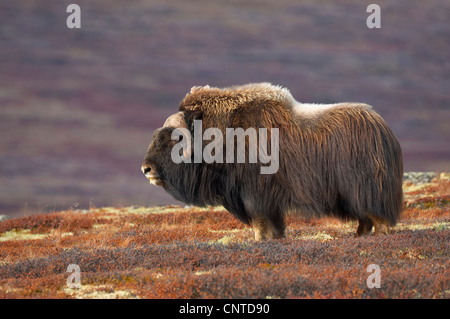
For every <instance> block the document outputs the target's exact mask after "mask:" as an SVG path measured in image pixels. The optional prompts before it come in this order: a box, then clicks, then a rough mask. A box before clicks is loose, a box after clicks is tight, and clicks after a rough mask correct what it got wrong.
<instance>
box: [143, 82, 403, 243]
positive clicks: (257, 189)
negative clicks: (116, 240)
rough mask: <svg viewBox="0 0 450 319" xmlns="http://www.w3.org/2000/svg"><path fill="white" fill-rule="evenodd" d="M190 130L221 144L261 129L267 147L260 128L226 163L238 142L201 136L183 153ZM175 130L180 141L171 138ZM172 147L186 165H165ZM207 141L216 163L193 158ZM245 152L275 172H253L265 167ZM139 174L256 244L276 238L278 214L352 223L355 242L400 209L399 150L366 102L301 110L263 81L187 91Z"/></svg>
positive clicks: (280, 228)
mask: <svg viewBox="0 0 450 319" xmlns="http://www.w3.org/2000/svg"><path fill="white" fill-rule="evenodd" d="M200 121H201V122H200ZM199 123H201V125H200V126H199ZM196 128H197V129H199V130H200V131H201V132H200V133H201V134H204V133H206V132H208V129H211V128H216V129H217V130H219V133H220V132H222V133H223V134H222V137H228V135H227V132H228V131H227V130H230V128H233V129H238V128H240V129H243V130H245V131H246V132H248V131H249V130H248V129H251V128H256V129H261V128H264V129H267V136H266V137H267V139H266V142H267V145H265V144H264V143H261V142H260V141H261V140H262V138H263V137H264V136H262V132H265V131H261V130H258V131H255V132H256V135H257V136H256V138H257V139H256V140H251V139H250V137H248V136H247V137H248V138H247V139H245V147H244V148H243V149H241V150H244V152H245V156H246V157H245V158H246V159H247V161H245V162H243V163H242V162H236V161H233V162H231V163H230V161H226V155H225V154H229V152H230V151H234V150H232V148H234V149H237V148H238V144H239V142H238V139H237V138H236V139H234V137H233V140H232V142H231V143H229V141H228V143H227V141H225V138H218V135H214V138H212V136H210V135H208V136H209V139H206V140H205V139H203V140H202V141H201V144H200V147H197V146H194V147H193V144H195V143H194V142H198V140H195V137H196V134H198V132H196ZM177 130H182V132H183V134H174V132H177ZM274 130H276V131H274ZM274 132H276V133H277V134H274ZM219 135H220V134H219ZM201 136H205V135H201ZM274 137H277V139H274ZM255 141H258V142H257V143H256V142H255ZM182 143H184V144H183V145H184V146H186V145H187V147H183V148H178V149H177V150H179V152H180V155H181V153H183V154H184V158H185V159H188V160H186V161H181V162H177V163H175V162H174V161H173V153H172V151H173V150H174V147H176V146H177V145H178V146H179V145H180V144H182ZM211 143H214V152H213V153H215V154H214V156H216V157H215V158H216V159H218V158H219V159H223V160H216V161H214V162H211V161H208V162H206V161H198V160H193V159H194V158H198V157H196V155H199V153H202V154H204V153H203V152H204V151H205V150H206V148H207V147H209V150H210V149H211ZM255 143H256V146H255V145H254V144H255ZM274 145H275V146H276V147H275V148H274ZM219 146H220V147H219ZM241 146H242V145H241ZM254 149H257V150H258V151H260V153H259V154H267V155H268V154H269V153H271V154H270V155H271V156H274V155H276V156H274V157H272V158H273V159H276V160H277V165H276V171H275V172H273V173H271V174H262V173H261V172H262V168H263V167H265V166H267V165H268V164H267V161H265V162H264V161H262V160H261V158H259V159H257V160H256V161H249V158H250V153H251V150H254ZM221 150H223V152H222V151H221ZM274 150H276V151H277V152H278V154H274V153H275V152H274ZM261 151H262V152H261ZM175 153H177V152H175ZM240 153H242V151H241V152H240ZM238 155H239V154H236V153H234V155H233V156H235V157H236V156H238ZM241 155H242V154H241ZM142 171H143V173H144V174H145V176H146V177H147V178H149V179H150V182H151V183H153V184H155V185H158V186H162V187H164V189H165V190H166V191H167V192H168V193H170V194H171V195H172V196H173V197H174V198H176V199H178V200H180V201H182V202H185V203H188V204H193V205H198V206H205V205H223V206H224V207H225V208H226V209H227V210H228V211H229V212H231V213H232V214H233V215H234V216H235V217H236V218H238V219H239V220H241V221H242V222H244V223H246V224H248V225H251V226H253V228H254V230H255V239H257V240H260V239H270V238H281V237H283V236H284V232H285V222H284V215H285V214H286V213H287V212H300V213H301V214H303V215H305V216H309V217H311V216H313V217H320V216H334V217H337V218H340V219H342V220H344V221H346V220H357V221H358V222H359V225H358V229H357V231H356V235H357V236H360V235H367V234H370V233H371V232H372V228H374V232H373V233H374V234H379V233H386V234H387V233H388V232H389V226H393V225H395V223H396V222H397V220H398V218H399V216H400V213H401V209H402V202H403V200H402V199H403V195H402V174H403V172H402V171H403V164H402V153H401V149H400V145H399V143H398V141H397V139H396V138H395V136H394V134H393V133H392V131H391V130H390V129H389V127H388V126H387V124H386V123H385V122H384V120H383V119H382V118H381V117H380V116H379V115H378V114H377V113H376V112H375V111H373V110H372V108H371V107H370V106H369V105H366V104H359V103H338V104H327V105H321V104H302V103H299V102H297V101H296V100H295V99H294V98H293V97H292V95H291V94H290V92H289V91H288V90H287V89H285V88H281V87H279V86H273V85H271V84H268V83H258V84H247V85H243V86H235V87H230V88H224V89H220V88H212V87H209V86H205V87H194V88H192V89H191V92H190V93H188V94H187V95H186V96H185V98H184V99H183V100H182V101H181V104H180V107H179V112H178V113H176V114H174V115H172V116H171V117H169V118H168V119H167V121H166V123H165V124H164V126H163V127H162V128H160V129H158V130H156V131H155V133H154V135H153V139H152V143H151V145H150V147H149V149H148V152H147V154H146V156H145V159H144V162H143V164H142Z"/></svg>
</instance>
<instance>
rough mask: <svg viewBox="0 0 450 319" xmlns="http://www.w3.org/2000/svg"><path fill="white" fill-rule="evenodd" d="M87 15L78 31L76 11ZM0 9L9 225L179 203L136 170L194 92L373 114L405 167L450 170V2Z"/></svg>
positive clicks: (26, 3)
mask: <svg viewBox="0 0 450 319" xmlns="http://www.w3.org/2000/svg"><path fill="white" fill-rule="evenodd" d="M70 3H76V4H78V5H79V6H80V7H81V26H82V28H81V29H68V28H67V27H66V19H67V17H68V15H69V13H66V8H67V5H68V4H70ZM370 3H373V1H351V0H344V1H332V0H324V1H320V2H313V1H309V2H307V1H298V0H282V1H273V0H270V1H269V0H266V1H220V2H219V1H217V2H212V1H181V0H174V1H135V0H133V1H113V0H96V1H86V0H72V1H57V0H53V1H31V0H21V1H2V2H1V3H0V214H8V215H10V216H20V215H29V214H33V213H37V212H47V211H52V210H60V209H72V208H74V209H78V208H88V207H90V206H96V207H100V206H105V205H106V206H112V205H114V206H122V205H123V206H129V205H147V206H148V205H151V206H153V205H159V204H167V203H176V202H175V201H174V200H172V199H171V197H170V196H169V195H167V194H166V193H165V192H164V191H163V190H162V189H160V188H157V187H155V186H152V185H149V184H148V182H147V180H146V179H145V178H144V177H143V175H142V173H141V172H140V164H141V161H142V159H143V156H144V154H145V152H146V150H147V147H148V144H149V143H150V140H151V136H152V133H153V130H154V129H155V128H157V127H160V126H161V125H162V123H163V122H164V119H165V118H166V117H167V116H168V115H170V114H171V113H174V112H176V111H177V108H178V104H179V102H180V100H181V99H182V98H183V97H184V95H185V94H186V93H187V92H188V91H189V90H190V88H191V87H192V86H195V85H205V84H209V85H211V86H219V87H222V86H229V85H234V84H244V83H248V82H262V81H267V82H272V83H273V84H279V85H283V86H285V87H287V88H289V89H290V90H291V92H292V94H293V96H294V97H295V98H296V99H297V100H299V101H301V102H308V103H334V102H342V101H355V102H365V103H368V104H372V105H373V106H374V108H375V110H377V111H378V112H379V113H380V114H381V115H382V116H383V117H384V118H385V120H386V122H387V123H388V124H389V125H390V126H391V128H392V129H393V131H394V132H395V134H396V135H397V136H398V138H399V140H400V143H401V145H402V148H403V152H404V164H405V171H449V170H450V139H449V136H450V127H449V120H450V23H449V20H450V3H449V2H448V1H442V0H430V1H411V0H402V1H377V2H376V3H377V4H379V5H380V7H381V14H382V15H381V26H382V28H381V29H368V28H367V26H366V19H367V17H368V15H369V13H366V8H367V6H368V5H369V4H370Z"/></svg>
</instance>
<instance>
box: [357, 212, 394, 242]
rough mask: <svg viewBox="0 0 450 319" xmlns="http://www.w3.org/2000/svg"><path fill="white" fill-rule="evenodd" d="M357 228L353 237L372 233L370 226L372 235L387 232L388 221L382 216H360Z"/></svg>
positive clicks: (386, 233) (385, 233)
mask: <svg viewBox="0 0 450 319" xmlns="http://www.w3.org/2000/svg"><path fill="white" fill-rule="evenodd" d="M358 221H359V225H358V229H357V230H356V234H355V237H360V236H366V235H370V234H371V233H372V227H373V228H374V231H373V234H372V235H374V236H377V235H380V234H384V235H388V234H389V231H390V230H389V223H388V222H387V221H386V220H385V219H384V218H382V217H379V216H375V215H369V216H368V218H360V219H359V220H358Z"/></svg>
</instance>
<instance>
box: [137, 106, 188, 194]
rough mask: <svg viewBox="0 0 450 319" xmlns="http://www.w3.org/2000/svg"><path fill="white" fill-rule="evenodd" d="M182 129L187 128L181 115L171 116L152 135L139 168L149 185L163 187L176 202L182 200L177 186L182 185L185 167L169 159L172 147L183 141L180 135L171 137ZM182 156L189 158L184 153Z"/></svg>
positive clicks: (180, 113) (179, 113)
mask: <svg viewBox="0 0 450 319" xmlns="http://www.w3.org/2000/svg"><path fill="white" fill-rule="evenodd" d="M182 128H187V126H186V122H185V119H184V115H183V113H182V112H178V113H176V114H173V115H171V116H170V117H169V118H168V119H167V120H166V121H165V123H164V125H163V127H162V128H159V129H157V130H156V131H155V132H154V133H153V138H152V142H151V144H150V146H149V148H148V151H147V154H146V155H145V158H144V162H143V163H142V166H141V170H142V173H143V174H144V175H145V177H146V178H147V179H148V180H149V182H150V183H151V184H153V185H156V186H161V187H163V188H164V189H165V190H166V191H167V192H169V193H170V194H172V195H173V196H174V197H175V198H176V199H178V200H182V199H183V198H182V196H181V195H180V189H177V186H180V185H181V184H182V183H181V182H182V179H183V176H184V175H185V173H186V169H187V167H186V165H185V164H184V163H174V162H173V161H172V160H171V158H172V151H173V147H174V146H175V145H176V144H177V143H179V142H180V141H181V140H182V139H183V136H182V135H178V136H173V135H174V134H173V132H174V131H175V130H176V129H182ZM180 155H181V154H180ZM183 155H184V156H185V157H189V156H190V154H188V153H186V152H185V153H184V154H183ZM183 189H184V188H183Z"/></svg>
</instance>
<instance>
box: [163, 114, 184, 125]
mask: <svg viewBox="0 0 450 319" xmlns="http://www.w3.org/2000/svg"><path fill="white" fill-rule="evenodd" d="M169 126H170V127H185V128H187V125H186V121H185V120H184V115H183V112H178V113H175V114H172V115H171V116H169V117H168V118H167V120H166V121H165V122H164V125H163V127H169Z"/></svg>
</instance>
